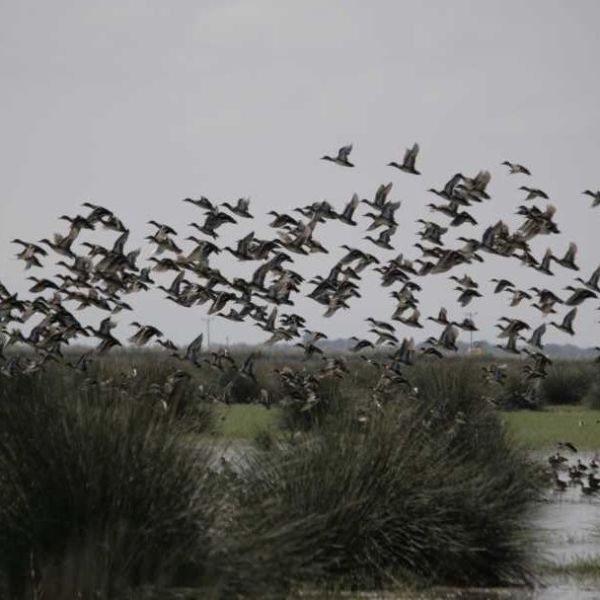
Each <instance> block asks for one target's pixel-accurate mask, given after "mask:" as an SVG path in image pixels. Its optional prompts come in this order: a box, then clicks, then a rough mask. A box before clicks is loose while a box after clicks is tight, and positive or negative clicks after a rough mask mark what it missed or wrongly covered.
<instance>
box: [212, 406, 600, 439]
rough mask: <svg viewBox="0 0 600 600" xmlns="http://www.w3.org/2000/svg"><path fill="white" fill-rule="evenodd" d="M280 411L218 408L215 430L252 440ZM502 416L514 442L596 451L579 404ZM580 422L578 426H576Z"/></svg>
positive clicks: (597, 419)
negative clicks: (562, 444)
mask: <svg viewBox="0 0 600 600" xmlns="http://www.w3.org/2000/svg"><path fill="white" fill-rule="evenodd" d="M280 418H281V411H280V410H279V409H277V408H272V409H270V410H267V409H266V408H264V407H263V406H259V405H255V404H232V405H230V406H222V407H219V408H218V428H217V433H218V434H220V435H222V436H223V437H225V438H229V439H252V438H254V436H256V434H257V433H259V432H260V431H264V430H267V431H274V430H276V429H277V428H278V425H279V421H280ZM502 418H503V419H504V422H505V423H506V425H507V427H508V429H509V431H510V433H511V435H512V436H513V437H514V439H515V441H516V442H518V443H520V444H523V445H525V446H527V447H528V448H530V449H532V450H538V449H546V448H553V447H554V446H556V443H557V442H559V441H561V442H564V441H569V442H571V443H573V444H575V446H577V447H578V448H579V447H581V448H582V449H585V450H600V410H589V409H586V408H582V407H579V406H553V407H549V408H547V409H546V410H543V411H534V410H519V411H511V412H503V413H502ZM580 424H581V425H580Z"/></svg>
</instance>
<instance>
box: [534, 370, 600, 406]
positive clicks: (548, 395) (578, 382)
mask: <svg viewBox="0 0 600 600" xmlns="http://www.w3.org/2000/svg"><path fill="white" fill-rule="evenodd" d="M594 370H595V369H594V366H593V364H592V363H588V362H582V361H566V360H564V361H560V362H559V361H555V363H554V364H553V365H552V366H551V367H549V368H548V376H547V377H546V378H545V379H544V380H543V381H542V383H541V390H540V393H541V399H542V402H543V403H544V404H580V403H581V402H582V400H583V398H584V396H585V395H586V393H587V392H588V390H589V387H590V385H591V384H592V382H593V379H594Z"/></svg>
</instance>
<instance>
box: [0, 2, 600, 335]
mask: <svg viewBox="0 0 600 600" xmlns="http://www.w3.org/2000/svg"><path fill="white" fill-rule="evenodd" d="M599 22H600V2H597V1H595V0H589V1H584V0H579V1H577V2H572V1H567V0H564V1H556V0H528V1H527V2H523V1H507V0H501V1H483V0H452V1H448V0H437V1H434V0H429V1H419V2H414V1H411V2H407V1H398V0H393V1H389V2H387V1H386V2H362V1H359V0H344V1H339V2H334V1H330V2H322V1H321V2H317V1H313V0H302V1H295V2H288V1H284V0H245V1H228V0H221V1H206V0H205V1H202V0H200V1H198V0H193V1H188V0H177V1H173V2H163V1H158V0H143V1H142V0H104V1H102V2H100V1H89V2H75V1H73V0H71V1H67V0H55V1H54V2H40V1H35V2H34V1H28V0H21V1H19V2H2V3H0V48H1V54H0V80H1V81H2V94H1V95H0V109H1V110H0V132H1V135H0V164H1V165H2V176H1V177H0V202H1V204H0V248H1V252H0V280H1V281H3V282H4V283H5V284H6V285H7V286H8V287H9V288H13V289H15V290H19V291H24V290H25V289H26V288H25V286H24V283H25V282H24V277H25V276H26V275H27V274H30V273H25V272H24V271H23V264H22V263H20V262H18V261H16V260H15V259H14V252H15V251H16V247H15V246H13V245H11V244H10V240H11V239H12V238H13V237H15V236H16V237H20V238H23V239H26V240H32V241H34V240H39V239H40V238H42V237H45V236H49V235H50V234H51V233H52V232H54V231H61V230H64V225H65V223H64V222H60V221H57V217H58V216H60V215H62V214H69V215H75V214H76V213H77V212H78V211H80V210H81V209H80V208H79V205H80V204H81V202H84V201H86V200H88V201H92V202H97V203H100V204H103V205H105V206H107V207H109V208H111V209H113V210H114V211H115V212H116V213H117V214H118V215H119V216H120V217H121V218H122V219H123V221H125V223H126V224H127V225H128V226H129V227H131V229H132V241H131V242H130V244H129V246H130V247H131V248H133V247H136V245H139V244H140V243H141V240H142V238H143V236H144V235H147V234H148V233H150V232H151V228H148V227H147V226H146V225H145V222H146V221H147V220H148V219H150V218H154V219H157V220H159V221H164V222H167V223H169V224H171V225H172V226H174V227H175V228H176V229H178V231H179V232H180V238H182V237H185V235H188V234H189V233H190V232H189V231H188V230H187V229H186V224H187V223H188V222H189V221H191V220H192V219H195V220H198V219H200V215H201V213H200V212H199V211H196V210H195V209H194V207H191V206H189V205H185V204H182V203H181V199H182V198H184V197H186V196H193V197H198V196H199V195H201V194H203V195H206V196H208V197H209V198H210V199H212V200H215V201H224V200H229V201H231V200H235V199H236V198H238V197H240V196H245V195H247V196H250V197H251V198H252V204H251V208H252V211H253V212H254V213H255V214H257V215H262V214H263V213H265V212H266V211H268V210H270V209H275V210H290V209H292V208H293V207H295V206H302V205H305V204H308V203H311V202H314V201H318V200H322V199H328V200H329V201H330V202H331V203H332V204H334V205H335V206H338V207H341V206H342V205H343V204H344V203H345V202H346V201H348V200H349V199H350V196H351V195H352V193H353V192H358V193H359V195H360V196H361V197H371V196H372V195H373V193H374V191H375V189H376V188H377V186H378V185H379V184H380V183H387V182H388V181H393V182H394V188H393V190H392V193H391V197H392V198H393V199H398V200H402V207H401V209H400V211H399V213H398V215H397V217H398V219H399V221H400V224H401V226H400V228H399V230H398V232H397V234H396V236H395V238H394V242H395V243H396V244H397V246H398V249H399V250H404V251H405V252H406V254H407V255H408V256H409V257H412V258H414V257H416V256H417V253H416V249H414V248H411V244H412V243H414V242H415V241H416V240H415V232H416V231H417V230H418V227H417V225H416V224H415V220H416V219H417V218H419V217H423V218H429V216H430V213H429V212H428V210H427V209H426V208H425V204H426V203H427V202H431V201H434V200H436V198H435V197H434V196H432V195H431V194H428V193H427V192H426V190H427V188H429V187H440V186H441V185H443V183H444V182H445V181H446V180H447V179H448V178H449V177H450V176H451V175H452V174H453V173H455V172H457V171H462V172H463V173H466V174H470V175H474V174H475V173H476V172H477V171H478V170H479V169H490V170H491V171H492V174H493V179H492V182H491V184H490V186H489V191H490V192H491V193H492V196H493V199H492V201H491V202H489V203H487V204H486V205H483V206H478V207H476V208H475V209H474V211H473V214H474V215H475V217H476V218H477V219H478V220H479V222H480V224H481V225H480V226H479V227H477V228H473V229H470V226H469V225H466V226H464V227H462V228H460V229H459V230H458V233H457V235H461V234H462V235H467V236H471V235H474V234H475V233H477V234H478V235H480V234H481V231H482V226H484V225H486V224H488V223H490V224H491V223H493V222H495V221H496V220H498V219H500V218H504V219H505V220H507V221H508V222H509V223H511V224H513V225H515V224H518V223H519V221H518V220H517V219H516V218H515V217H513V216H511V214H512V213H514V211H515V207H516V206H518V205H519V204H521V200H522V192H519V191H518V189H517V188H518V187H519V185H522V184H526V185H527V184H533V185H535V186H538V187H541V188H542V189H544V190H546V191H547V193H548V194H549V195H550V196H551V199H552V202H553V203H554V204H555V205H556V206H557V209H558V210H557V217H556V219H557V221H558V223H559V225H560V228H561V230H562V232H563V235H561V236H554V237H549V236H545V237H543V238H537V239H536V240H534V242H533V248H534V251H535V254H536V255H537V256H540V255H541V254H543V252H544V251H545V249H546V246H547V245H550V246H551V247H552V248H553V249H554V250H555V251H556V252H557V253H560V254H562V253H563V252H564V250H566V247H567V243H568V241H570V240H574V241H576V242H577V243H578V245H579V249H580V255H579V257H578V260H579V262H580V264H581V267H582V274H583V276H585V277H587V276H588V275H589V273H590V272H591V271H592V270H593V269H594V268H595V267H596V266H597V265H598V263H600V244H599V243H598V231H599V230H600V207H599V208H598V209H596V210H595V211H593V210H592V209H591V208H590V204H591V199H590V198H588V197H585V196H582V195H581V192H582V191H583V190H584V189H586V188H592V189H594V190H596V189H598V188H600V169H599V165H600V110H599V106H600V77H598V68H597V62H598V56H599V55H600V35H598V23H599ZM414 141H418V142H419V143H420V145H421V154H420V156H419V164H418V166H419V168H420V169H421V170H422V172H423V175H422V176H421V177H413V176H410V175H406V174H403V173H400V172H399V171H396V170H394V169H392V168H390V167H387V166H386V163H387V162H389V161H391V160H399V159H401V158H402V154H403V152H404V149H405V148H406V147H407V146H409V145H411V144H412V143H413V142H414ZM350 142H352V143H353V144H354V151H353V153H352V160H353V161H354V162H355V163H356V168H355V169H343V168H339V167H337V166H336V165H333V164H328V163H326V162H324V161H320V160H319V158H320V156H322V155H323V154H325V153H333V152H335V151H336V150H337V148H338V147H339V146H341V145H343V144H346V143H350ZM506 159H508V160H514V161H518V162H522V163H523V164H526V165H527V166H528V167H529V168H530V169H531V171H532V173H533V177H531V178H524V177H521V176H508V175H507V174H506V171H505V169H504V168H502V167H500V164H499V163H500V162H502V161H503V160H506ZM435 220H437V221H438V222H440V223H443V222H444V220H445V219H444V218H443V217H442V218H435ZM265 222H266V221H265V219H264V218H262V216H261V218H257V222H256V223H254V224H252V223H251V224H247V223H246V222H244V223H243V224H241V225H239V226H237V227H236V228H230V229H226V228H225V227H224V228H223V229H222V230H221V231H223V234H222V236H221V238H220V239H221V240H222V241H223V243H230V244H231V243H232V242H233V239H234V238H235V239H237V238H238V237H241V236H242V235H243V234H245V233H247V232H248V231H250V230H251V229H252V228H254V229H255V231H256V232H257V234H258V235H261V236H265V235H267V234H269V230H268V229H267V228H266V227H265ZM363 229H364V228H360V229H359V228H349V227H346V226H344V225H342V224H341V223H336V224H332V225H327V226H326V227H325V228H321V229H317V231H316V237H317V238H318V239H320V240H321V241H322V242H323V243H324V244H325V245H326V246H327V247H329V248H330V249H331V250H332V252H331V255H330V256H325V257H324V256H323V255H316V256H315V257H311V258H309V259H306V260H298V261H297V264H296V267H295V268H296V269H297V270H298V271H300V272H302V273H303V274H305V275H308V276H311V275H314V274H317V273H320V274H323V275H324V274H326V273H327V272H328V270H329V269H330V268H331V266H332V265H333V264H334V262H335V260H336V258H338V257H339V256H340V253H341V251H339V250H337V249H336V248H337V246H339V244H342V243H349V244H351V245H357V246H360V247H361V248H364V249H368V248H369V244H370V243H369V242H365V241H361V240H360V237H362V235H364V233H363ZM452 235H454V232H453V234H452ZM102 236H103V237H102V239H104V240H106V241H107V243H108V240H112V239H114V237H115V234H114V233H110V232H106V233H103V234H102ZM447 239H448V240H449V242H450V241H451V240H452V236H448V238H447ZM371 250H376V253H377V254H378V255H381V256H383V257H386V258H387V257H390V258H391V257H392V256H394V254H393V253H391V252H390V253H387V254H386V251H384V250H377V249H376V248H375V247H374V246H372V247H371ZM215 264H217V265H220V266H222V268H223V270H224V271H226V272H227V271H229V272H233V271H234V269H235V268H237V267H235V266H232V265H231V261H229V260H228V259H227V258H220V259H219V260H218V261H217V262H216V263H215ZM253 266H254V265H253ZM556 270H557V272H558V273H559V274H560V276H559V277H555V278H545V277H544V276H543V275H539V276H538V275H537V274H536V273H535V272H533V271H532V270H531V269H526V268H525V267H520V266H519V264H518V263H517V262H516V261H514V260H513V261H506V260H502V259H497V258H495V257H489V258H487V255H486V263H485V265H484V266H483V267H476V268H475V267H474V268H467V269H458V270H456V271H454V272H453V273H455V274H457V275H462V273H463V272H467V273H469V274H471V275H472V276H473V277H475V278H476V279H478V280H480V282H481V284H482V285H483V288H484V291H485V292H486V297H485V298H482V299H480V300H477V301H475V302H473V303H472V305H471V306H470V307H469V309H472V310H473V311H476V312H477V313H478V315H477V317H476V319H475V320H476V321H477V322H478V324H479V326H480V328H481V329H482V335H483V337H487V338H489V339H492V336H493V335H494V334H493V332H494V330H493V324H494V323H495V320H496V318H497V317H499V316H501V315H507V316H521V317H524V318H526V319H531V321H532V323H534V324H538V323H540V322H541V318H540V317H541V315H540V313H537V312H536V311H535V310H534V309H527V308H525V309H524V308H522V307H519V308H518V309H511V308H508V306H507V304H508V300H509V298H508V296H503V297H502V298H499V297H495V298H491V296H490V292H491V288H490V286H491V284H489V283H488V279H489V278H490V277H492V276H508V277H509V278H511V279H513V280H514V281H515V283H517V284H518V285H521V286H525V287H527V286H529V285H534V284H536V283H543V284H544V285H546V286H549V287H552V288H553V289H555V290H557V291H558V290H560V289H561V288H562V287H563V286H565V285H567V284H568V283H570V281H571V275H572V273H570V272H568V271H567V272H565V271H564V270H562V269H561V268H560V267H558V266H557V267H556ZM38 271H39V270H38ZM53 272H55V269H53V268H50V269H47V270H45V271H44V273H45V274H52V273H53ZM35 274H36V275H38V276H39V272H36V273H35ZM171 278H172V276H171V275H168V276H167V277H164V278H163V279H164V280H165V281H168V280H170V279H171ZM448 284H449V282H448V280H447V275H437V276H434V277H429V278H427V279H426V280H425V282H424V292H423V294H421V305H422V312H423V314H424V316H425V315H429V314H432V313H433V312H435V311H437V309H438V307H439V306H440V305H442V304H445V305H446V306H447V307H448V308H449V310H450V313H451V316H452V317H453V318H456V319H459V318H462V317H463V316H464V313H465V310H463V309H462V308H461V307H460V306H458V305H457V304H456V303H455V298H456V295H457V294H456V292H453V291H452V286H450V285H448ZM363 293H364V297H363V299H361V300H359V301H357V302H355V303H354V304H353V305H352V309H351V310H350V311H339V312H338V313H337V314H336V315H335V316H334V317H332V318H331V319H323V318H321V317H320V316H319V315H320V313H321V312H322V311H321V310H320V308H321V307H320V306H319V305H317V304H315V303H313V302H311V301H309V300H306V301H304V302H302V303H300V304H299V307H298V308H299V310H301V311H302V312H303V313H304V314H306V315H307V316H308V317H309V322H310V325H311V326H313V327H315V328H319V329H321V330H323V331H325V332H326V333H327V334H329V336H330V337H337V336H346V335H351V334H352V333H356V334H358V335H363V334H365V333H366V332H367V327H366V325H365V324H364V322H363V319H364V318H365V317H366V316H369V315H374V316H376V317H381V318H385V317H387V316H389V315H391V312H392V311H393V303H392V302H391V300H390V299H388V298H387V297H386V296H387V293H388V291H387V290H385V291H383V292H382V291H381V290H380V289H379V288H378V286H377V278H375V277H374V276H372V277H371V276H369V277H366V278H365V283H364V290H363ZM134 304H135V307H136V315H135V316H136V317H138V318H139V320H140V321H147V322H152V323H155V324H157V325H158V326H160V327H161V328H162V329H163V330H164V331H165V333H166V334H168V335H169V336H170V337H172V338H173V339H174V340H175V341H178V342H185V341H188V340H189V339H191V338H192V337H193V336H194V334H195V333H196V332H197V331H201V330H203V328H204V323H203V321H202V317H203V316H204V315H205V311H206V308H204V307H198V308H194V309H189V310H188V309H180V308H178V307H176V306H174V305H173V304H172V303H170V302H168V301H166V300H163V299H162V298H161V293H160V292H159V293H155V294H153V295H139V296H138V297H137V301H135V303H134ZM597 306H598V301H592V302H589V303H586V304H584V305H583V306H582V307H581V309H580V314H579V316H578V320H577V322H576V328H577V329H578V336H577V337H576V338H575V339H574V340H573V339H570V338H569V337H568V336H565V335H564V334H561V333H559V332H552V331H549V334H548V335H547V337H546V341H549V342H552V341H555V342H571V341H575V342H576V343H578V344H580V345H592V344H597V343H598V332H599V331H600V325H598V324H597V322H598V319H599V317H600V313H599V312H598V311H597V310H596V307H597ZM88 315H89V316H88V322H91V323H95V322H97V321H98V319H99V318H101V315H100V314H94V313H91V312H89V313H88ZM559 316H562V314H561V315H559ZM118 318H119V320H120V321H122V322H123V323H128V322H129V321H130V320H133V319H132V318H131V316H130V315H127V314H126V315H124V314H123V313H121V315H119V316H118ZM120 331H122V332H128V330H127V329H122V330H120ZM435 331H436V328H433V329H431V330H428V331H427V332H426V333H434V332H435ZM399 332H400V335H404V334H410V333H411V330H403V328H402V326H400V327H399ZM225 336H229V338H230V340H231V341H260V340H262V339H264V338H265V336H264V334H263V333H262V332H261V331H260V330H258V328H256V327H254V326H252V325H250V324H249V325H245V324H244V325H241V326H240V325H239V324H233V323H229V322H227V321H225V320H223V319H217V320H215V321H214V322H213V339H215V340H217V341H224V340H225Z"/></svg>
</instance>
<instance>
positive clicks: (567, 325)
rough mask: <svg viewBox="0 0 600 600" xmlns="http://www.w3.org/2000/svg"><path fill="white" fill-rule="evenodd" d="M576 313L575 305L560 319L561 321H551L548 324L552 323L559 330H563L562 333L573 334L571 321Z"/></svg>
mask: <svg viewBox="0 0 600 600" xmlns="http://www.w3.org/2000/svg"><path fill="white" fill-rule="evenodd" d="M576 315H577V307H575V308H572V309H571V310H570V311H569V312H568V313H567V314H566V315H565V318H564V319H563V320H562V323H555V322H554V321H552V322H551V323H550V325H553V326H554V327H556V329H558V330H559V331H563V332H564V333H568V334H569V335H575V331H574V330H573V321H574V320H575V317H576Z"/></svg>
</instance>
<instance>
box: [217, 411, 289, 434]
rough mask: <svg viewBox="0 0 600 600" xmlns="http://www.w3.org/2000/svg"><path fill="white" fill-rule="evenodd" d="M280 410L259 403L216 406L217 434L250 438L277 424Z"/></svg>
mask: <svg viewBox="0 0 600 600" xmlns="http://www.w3.org/2000/svg"><path fill="white" fill-rule="evenodd" d="M280 418H281V410H280V409H278V408H271V409H267V408H265V407H264V406H262V405H260V404H231V405H229V406H225V405H222V406H219V407H218V408H217V434H218V435H222V436H223V437H225V438H229V439H252V438H254V436H256V435H257V434H258V433H260V432H261V431H265V430H266V431H274V430H276V429H277V428H278V426H279V421H280Z"/></svg>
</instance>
